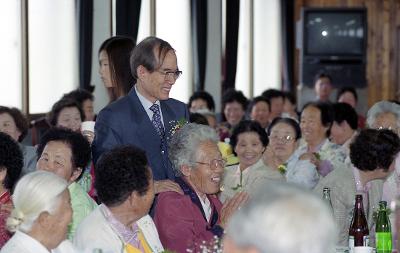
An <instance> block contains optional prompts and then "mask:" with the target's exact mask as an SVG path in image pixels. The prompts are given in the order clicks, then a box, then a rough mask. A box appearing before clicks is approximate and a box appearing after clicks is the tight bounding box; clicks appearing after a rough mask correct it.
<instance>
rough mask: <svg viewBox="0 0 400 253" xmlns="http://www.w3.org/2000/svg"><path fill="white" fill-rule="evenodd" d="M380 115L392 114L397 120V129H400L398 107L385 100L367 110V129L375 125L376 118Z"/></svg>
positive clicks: (399, 109)
mask: <svg viewBox="0 0 400 253" xmlns="http://www.w3.org/2000/svg"><path fill="white" fill-rule="evenodd" d="M382 113H392V114H393V115H394V116H395V117H396V119H397V127H400V105H398V104H396V103H393V102H389V101H385V100H383V101H379V102H377V103H375V104H374V105H373V106H372V107H371V108H370V109H369V110H368V113H367V125H368V127H371V126H372V125H373V124H374V123H375V120H376V118H377V117H378V116H379V115H380V114H382Z"/></svg>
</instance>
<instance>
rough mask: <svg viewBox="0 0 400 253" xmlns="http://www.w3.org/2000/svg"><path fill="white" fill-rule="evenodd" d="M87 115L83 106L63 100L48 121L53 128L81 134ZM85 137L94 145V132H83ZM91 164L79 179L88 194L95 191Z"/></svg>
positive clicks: (55, 107) (69, 99)
mask: <svg viewBox="0 0 400 253" xmlns="http://www.w3.org/2000/svg"><path fill="white" fill-rule="evenodd" d="M84 118H85V115H84V112H83V110H82V108H81V105H80V104H79V103H78V102H77V101H76V100H74V99H72V98H68V97H67V98H62V99H60V100H59V101H57V102H56V103H55V104H54V105H53V108H52V109H51V111H50V112H49V114H48V121H49V122H50V124H51V125H52V126H53V127H60V128H65V129H70V130H72V131H74V132H77V133H80V132H81V127H82V121H83V120H84ZM82 134H83V136H84V137H85V138H86V139H87V140H88V141H89V143H90V144H92V142H93V139H94V132H92V131H87V130H86V131H83V132H82ZM91 167H92V166H90V164H89V163H88V164H87V166H86V167H85V168H83V173H82V176H80V177H79V182H78V183H79V184H80V185H81V186H82V187H83V189H84V190H85V191H86V192H91V191H93V189H92V188H93V179H92V174H93V173H91V169H92V168H91Z"/></svg>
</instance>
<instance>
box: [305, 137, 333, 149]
mask: <svg viewBox="0 0 400 253" xmlns="http://www.w3.org/2000/svg"><path fill="white" fill-rule="evenodd" d="M327 141H328V139H327V138H325V139H324V140H323V141H322V142H321V143H320V144H318V145H317V146H316V147H315V149H313V150H310V146H309V145H308V144H307V151H309V152H318V151H320V150H321V149H322V147H323V146H324V144H325V143H326V142H327Z"/></svg>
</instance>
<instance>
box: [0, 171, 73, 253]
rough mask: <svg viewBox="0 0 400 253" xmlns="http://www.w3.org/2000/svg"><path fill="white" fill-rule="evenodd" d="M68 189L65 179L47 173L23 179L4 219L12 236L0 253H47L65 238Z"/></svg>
mask: <svg viewBox="0 0 400 253" xmlns="http://www.w3.org/2000/svg"><path fill="white" fill-rule="evenodd" d="M67 187H68V183H67V182H66V181H65V180H64V179H62V178H60V177H58V176H57V175H54V174H53V173H49V172H46V171H36V172H32V173H29V174H27V175H26V176H24V177H23V178H22V179H21V180H20V181H19V182H18V184H17V186H16V188H15V191H14V194H13V196H12V200H13V203H14V206H15V208H14V210H13V211H12V212H11V215H10V217H9V218H8V219H7V226H8V228H9V230H10V231H12V232H15V234H14V235H13V236H12V238H11V239H10V240H9V241H8V242H7V243H6V245H5V246H4V247H3V248H2V250H1V252H2V253H21V252H26V253H50V252H51V251H52V250H53V249H55V248H57V247H58V246H59V245H60V243H61V242H63V241H64V240H65V239H66V237H67V228H68V224H69V223H70V221H71V215H72V210H71V203H70V195H69V192H68V189H67ZM68 252H72V251H70V250H69V251H68Z"/></svg>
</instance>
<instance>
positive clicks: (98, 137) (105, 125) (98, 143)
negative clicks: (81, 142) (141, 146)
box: [92, 110, 122, 164]
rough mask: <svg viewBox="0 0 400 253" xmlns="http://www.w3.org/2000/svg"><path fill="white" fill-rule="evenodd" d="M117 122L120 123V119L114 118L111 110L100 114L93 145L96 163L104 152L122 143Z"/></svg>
mask: <svg viewBox="0 0 400 253" xmlns="http://www.w3.org/2000/svg"><path fill="white" fill-rule="evenodd" d="M116 124H118V119H115V117H114V118H113V117H112V113H111V112H110V111H106V110H103V111H101V112H100V114H99V115H98V117H97V119H96V124H95V128H94V131H95V137H94V141H93V145H92V156H93V161H94V163H95V164H96V162H97V160H98V159H99V158H100V156H101V155H102V154H103V153H104V152H106V151H108V150H110V149H112V148H114V147H116V146H119V145H121V144H122V141H121V138H120V135H119V134H118V130H117V127H116Z"/></svg>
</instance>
